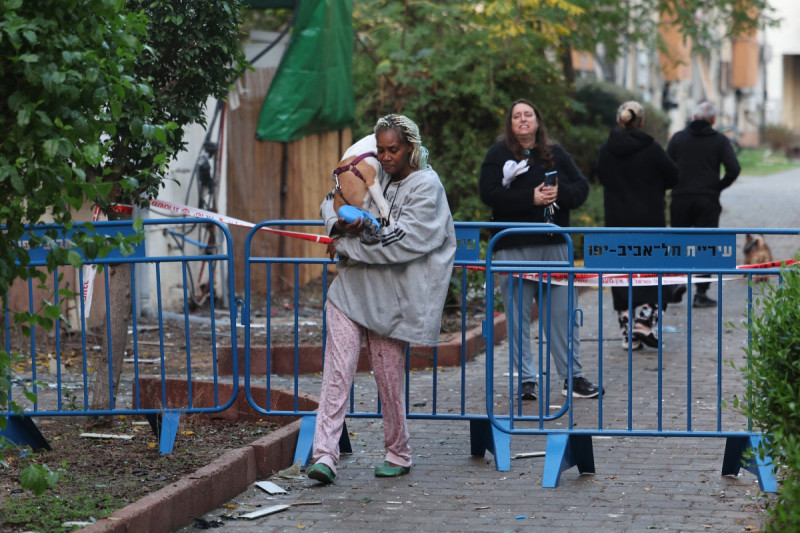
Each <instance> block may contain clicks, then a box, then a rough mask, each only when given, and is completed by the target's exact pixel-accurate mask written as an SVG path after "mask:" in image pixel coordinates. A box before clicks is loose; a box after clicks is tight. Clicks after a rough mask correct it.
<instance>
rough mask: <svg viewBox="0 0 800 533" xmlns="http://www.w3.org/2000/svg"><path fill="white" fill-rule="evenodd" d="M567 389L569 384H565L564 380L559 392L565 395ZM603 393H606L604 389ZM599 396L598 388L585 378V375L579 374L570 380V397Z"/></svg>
mask: <svg viewBox="0 0 800 533" xmlns="http://www.w3.org/2000/svg"><path fill="white" fill-rule="evenodd" d="M568 391H569V385H568V384H567V380H566V379H565V380H564V388H563V389H561V394H563V395H564V396H566V395H567V392H568ZM602 393H603V394H605V393H606V391H605V389H603V392H602ZM598 396H600V389H599V388H598V387H597V385H595V384H594V383H592V382H591V381H589V380H588V379H586V378H585V377H583V376H581V377H578V378H574V379H573V380H572V397H573V398H597V397H598Z"/></svg>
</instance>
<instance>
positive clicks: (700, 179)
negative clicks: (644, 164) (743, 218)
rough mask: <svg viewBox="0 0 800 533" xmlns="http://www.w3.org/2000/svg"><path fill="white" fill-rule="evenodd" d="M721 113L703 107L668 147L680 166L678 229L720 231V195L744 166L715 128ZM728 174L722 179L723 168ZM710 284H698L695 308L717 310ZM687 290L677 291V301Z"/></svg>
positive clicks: (674, 206) (674, 210) (673, 211)
mask: <svg viewBox="0 0 800 533" xmlns="http://www.w3.org/2000/svg"><path fill="white" fill-rule="evenodd" d="M716 119H717V111H716V109H715V108H714V105H713V104H712V103H710V102H703V103H701V104H699V105H698V106H697V107H696V108H695V110H694V114H693V115H692V122H690V123H689V125H688V126H687V127H686V128H685V129H683V130H681V131H679V132H677V133H676V134H675V135H673V136H672V139H670V141H669V144H667V155H669V157H670V158H671V159H672V160H673V161H675V162H676V163H677V164H678V184H677V185H676V186H675V188H674V189H673V191H672V203H671V205H670V222H671V225H672V227H675V228H717V227H719V215H720V213H721V212H722V206H721V205H720V203H719V195H720V193H721V192H722V191H723V190H724V189H726V188H727V187H730V185H731V184H732V183H733V182H734V180H735V179H736V178H737V177H738V176H739V172H741V170H742V167H741V166H740V165H739V160H738V159H737V158H736V153H735V152H734V151H733V147H732V146H731V142H730V140H729V139H728V138H727V137H726V136H725V135H723V134H722V133H720V132H718V131H716V130H715V129H714V127H713V126H714V122H716ZM721 166H722V167H724V168H725V175H724V176H723V177H722V179H720V177H719V172H720V167H721ZM708 287H709V284H708V283H698V285H697V293H696V294H695V297H694V302H693V306H694V307H715V306H716V305H717V302H716V300H712V299H711V298H709V297H708V296H706V292H707V291H708ZM683 292H685V288H683V287H681V288H679V289H678V290H676V295H675V300H676V301H680V297H681V296H682V294H683Z"/></svg>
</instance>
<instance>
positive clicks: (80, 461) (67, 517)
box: [0, 416, 274, 533]
mask: <svg viewBox="0 0 800 533" xmlns="http://www.w3.org/2000/svg"><path fill="white" fill-rule="evenodd" d="M37 425H38V426H39V428H40V429H41V431H42V433H43V434H45V435H46V438H47V441H48V443H49V445H50V446H51V450H49V451H46V450H43V451H39V452H31V451H30V449H29V448H23V449H20V448H17V447H13V448H7V449H6V450H5V451H4V452H3V454H2V460H3V462H4V463H5V465H6V466H5V467H3V468H0V494H2V497H0V502H1V503H0V531H5V532H9V533H15V532H23V531H38V532H46V531H65V530H66V531H69V530H70V529H69V528H66V529H61V527H60V524H61V523H63V522H70V521H72V522H89V521H92V520H94V519H99V518H101V517H104V516H107V515H109V514H111V513H112V512H114V511H115V510H117V509H121V508H122V507H124V506H126V505H128V504H130V503H133V502H135V501H137V500H138V499H140V498H142V497H143V496H145V495H147V494H149V493H151V492H155V491H157V490H159V489H161V488H162V487H164V486H165V485H167V484H169V483H172V482H175V481H177V480H179V479H181V478H182V477H184V476H186V475H188V474H190V473H192V472H194V471H195V470H197V469H199V468H201V467H203V466H205V465H206V464H208V463H210V462H211V461H213V460H214V459H216V458H218V457H219V456H221V455H222V454H224V453H225V452H226V451H228V450H231V449H236V448H241V447H243V446H245V445H247V444H249V443H250V442H253V441H255V440H257V439H259V438H260V437H262V436H263V435H264V434H265V433H268V432H270V431H272V430H273V429H274V426H272V425H271V424H266V423H256V422H231V421H228V420H213V419H207V418H204V417H200V416H185V417H182V418H181V425H180V429H179V431H178V435H177V438H176V441H175V448H174V451H173V453H172V454H169V455H160V454H159V451H158V439H157V438H156V436H155V433H154V432H153V431H152V430H151V428H150V426H149V424H148V423H147V422H145V421H144V419H143V418H142V419H140V420H137V419H134V418H131V417H115V418H114V420H113V425H112V426H111V427H105V428H102V429H97V428H91V427H87V419H86V418H85V417H57V418H44V419H39V420H38V421H37ZM98 431H99V432H101V434H105V435H113V436H114V437H116V438H87V437H82V436H81V434H84V433H87V432H98ZM32 463H36V464H40V465H47V467H48V468H50V469H51V470H52V471H54V472H56V473H58V475H59V477H58V481H57V483H56V484H55V486H54V487H53V488H51V489H48V490H47V491H46V492H45V494H43V495H42V496H38V497H37V496H34V494H33V493H32V492H31V491H29V490H22V488H21V485H20V482H19V478H20V474H21V472H22V471H23V470H24V468H25V467H27V466H28V465H30V464H32ZM40 506H42V507H45V506H46V507H47V508H48V509H49V510H48V512H47V513H31V512H30V509H31V508H32V509H36V508H37V507H40ZM54 509H58V511H54ZM51 518H55V521H48V520H50V519H51Z"/></svg>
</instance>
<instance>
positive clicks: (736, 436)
mask: <svg viewBox="0 0 800 533" xmlns="http://www.w3.org/2000/svg"><path fill="white" fill-rule="evenodd" d="M537 233H560V234H562V235H564V237H565V238H566V239H567V240H568V241H569V242H570V244H571V236H572V235H574V234H582V235H583V236H584V247H583V249H584V262H585V263H584V264H583V265H577V264H576V263H575V261H574V258H573V257H572V254H571V251H572V246H570V247H569V248H570V257H569V260H568V261H563V262H538V263H535V262H509V261H505V262H501V261H496V260H494V258H493V255H494V249H495V246H496V244H497V242H498V241H500V240H501V239H503V238H506V237H508V236H510V235H519V234H537ZM746 233H771V234H785V235H794V236H796V235H797V234H798V230H794V229H793V230H764V229H736V230H733V229H678V228H674V229H672V228H670V229H664V228H657V229H652V228H626V229H625V230H624V231H620V229H619V228H559V229H556V230H553V229H543V228H514V229H508V230H505V231H503V232H501V233H499V234H497V235H496V236H495V237H494V238H492V239H491V241H490V242H489V245H488V247H487V252H486V255H487V259H486V270H487V277H486V280H487V286H486V295H487V306H489V307H492V306H493V305H494V297H495V296H494V292H495V290H494V289H495V285H494V283H495V279H496V277H497V279H500V278H501V277H504V276H507V277H511V276H527V277H528V278H535V279H537V280H545V281H544V282H542V283H539V285H538V287H539V295H540V297H539V299H540V300H541V295H542V291H549V290H550V289H551V286H552V285H554V284H562V285H567V287H568V289H569V295H570V302H571V301H572V296H573V292H574V291H576V290H578V286H580V285H583V286H584V287H588V288H589V289H593V290H595V291H596V292H595V293H594V294H593V293H592V292H589V293H587V294H584V296H583V298H584V299H586V298H589V299H591V298H596V299H597V302H596V303H592V304H587V306H586V308H580V307H579V308H577V309H573V308H572V304H570V309H569V315H568V316H569V321H570V324H569V327H568V331H570V342H569V354H568V356H569V369H570V373H571V372H572V367H573V363H574V356H575V354H574V353H573V340H572V338H571V332H572V325H573V324H574V323H576V322H577V323H578V325H579V326H580V331H581V341H582V342H581V352H580V356H581V361H582V364H583V371H584V374H585V375H587V376H588V377H591V378H592V379H591V380H592V381H594V382H595V383H597V384H598V385H599V387H600V388H601V390H603V389H605V391H606V394H605V395H602V394H601V395H600V397H599V398H598V399H596V400H579V401H575V400H574V398H573V396H572V395H571V389H570V391H567V394H565V396H566V398H564V404H563V406H559V405H555V404H553V398H552V397H551V394H550V387H549V383H550V381H551V373H550V371H549V367H548V366H547V363H548V361H549V352H548V350H549V346H548V345H549V343H548V342H547V334H546V332H544V331H543V330H542V326H541V321H540V326H539V328H540V329H539V336H538V339H535V340H534V343H535V344H536V345H537V347H538V357H539V368H540V369H545V372H546V374H545V375H544V376H542V377H540V378H539V387H540V391H542V387H545V391H544V392H545V394H543V395H540V396H543V398H540V401H539V403H538V406H537V408H535V409H532V408H531V407H530V406H529V405H523V402H521V401H518V399H519V394H518V392H516V393H515V390H518V387H519V386H520V385H521V383H519V382H518V381H517V380H514V379H512V378H509V379H508V381H507V382H506V383H504V384H503V383H502V382H499V381H498V380H497V376H496V373H497V371H498V368H502V367H503V365H504V363H502V362H501V363H500V364H499V365H498V364H497V361H496V360H495V347H494V343H493V342H487V350H486V397H487V403H486V408H487V412H488V414H489V418H490V420H491V423H492V425H493V426H495V427H497V428H498V429H500V430H501V431H504V432H506V433H508V434H510V435H546V436H547V449H546V455H545V471H544V480H543V486H545V487H555V486H557V484H558V480H559V476H560V474H561V473H562V472H563V471H564V470H566V469H569V468H571V467H573V466H577V467H578V470H579V471H580V472H581V473H584V472H594V455H593V449H592V437H593V436H603V437H620V436H625V437H631V436H637V437H694V438H701V437H721V438H725V439H726V441H727V444H726V447H725V453H724V459H723V467H722V475H731V474H733V475H735V474H736V473H738V471H739V468H740V467H741V466H744V467H745V468H746V469H747V470H749V471H751V472H753V473H754V474H755V475H756V476H757V477H758V480H759V482H760V484H761V488H762V490H764V491H767V492H774V491H775V490H776V482H775V478H774V472H773V468H772V464H771V461H770V460H769V458H766V459H764V460H762V459H759V458H752V457H751V455H750V454H748V453H747V450H748V448H754V447H756V446H757V445H758V442H759V440H760V439H761V438H762V435H761V434H760V433H757V432H754V431H752V428H751V424H750V421H749V420H748V419H747V418H746V417H745V416H743V415H741V414H740V413H738V412H736V410H735V409H734V408H732V407H731V405H732V404H733V400H734V398H736V397H741V396H742V395H743V393H744V383H743V381H742V376H741V374H740V371H739V370H738V369H737V368H734V366H735V365H732V364H729V363H731V361H730V360H726V359H725V357H726V356H727V357H728V358H731V359H734V360H735V361H738V360H739V359H740V358H742V357H743V355H744V352H743V347H744V346H745V345H746V344H747V343H749V341H750V339H749V335H748V332H747V323H741V321H742V320H743V319H745V318H747V319H748V320H749V317H750V312H751V310H752V307H753V277H754V276H765V275H778V274H779V268H764V269H759V270H758V271H757V272H756V271H753V270H742V269H737V268H736V236H737V234H746ZM679 276H683V278H686V279H681V278H679ZM703 276H709V277H708V278H706V277H703ZM634 279H635V280H636V282H638V283H643V282H645V280H648V279H649V280H650V281H649V283H651V284H654V285H656V286H657V287H658V293H659V296H658V298H659V302H658V303H659V306H658V307H659V309H658V322H657V332H658V335H657V337H658V339H660V340H659V342H658V347H657V349H656V350H654V351H651V352H650V353H636V354H634V352H633V348H632V344H630V345H629V346H628V349H627V350H623V349H622V348H619V349H616V350H615V349H614V348H613V347H607V341H606V338H605V337H611V338H612V342H614V341H616V342H619V341H620V340H621V335H620V333H619V329H616V322H617V321H616V317H613V316H612V317H611V318H609V319H607V320H604V313H603V311H604V309H605V306H604V305H603V289H604V288H607V287H609V286H612V285H613V286H625V287H628V300H629V309H628V315H629V316H630V317H631V322H630V324H631V327H633V316H634V314H633V309H631V307H632V305H631V303H632V293H631V289H630V287H632V286H633V285H634V283H633V282H634ZM701 280H702V281H704V282H712V283H716V284H717V292H716V295H717V299H718V301H717V306H716V307H717V309H716V313H714V312H713V311H711V310H709V311H711V312H710V313H707V314H706V313H698V312H697V311H696V310H693V307H692V305H691V300H692V298H691V297H692V286H693V283H697V282H699V281H701ZM678 281H682V282H683V283H686V284H687V285H688V294H687V297H688V298H687V299H688V301H687V304H686V311H685V312H683V313H681V312H680V311H679V313H680V314H676V313H675V312H674V311H673V309H672V308H670V307H669V306H668V304H669V303H670V302H669V301H668V300H666V299H665V293H664V287H665V286H667V285H669V284H673V283H676V282H678ZM501 282H503V281H501ZM723 285H724V286H725V290H723ZM589 289H587V290H589ZM736 298H740V299H741V300H740V301H734V299H736ZM730 302H734V303H730ZM589 307H592V308H593V312H592V314H591V315H590V314H589V313H588V308H589ZM674 307H675V304H673V308H674ZM665 308H666V309H665ZM539 312H540V316H542V313H546V312H547V310H545V309H539ZM731 313H733V315H731ZM696 315H699V316H696ZM521 318H522V317H517V320H520V319H521ZM737 319H738V320H739V324H738V326H737V325H736V320H737ZM548 322H549V321H548ZM672 323H676V324H681V327H684V326H682V325H683V324H685V329H686V331H685V336H680V335H678V333H680V327H677V328H676V327H675V326H673V325H671V324H672ZM609 326H610V327H609ZM492 328H493V324H491V323H488V332H487V337H488V338H490V339H491V338H492V336H493V331H492ZM698 328H702V329H698ZM725 328H728V329H725ZM615 329H616V331H617V333H616V335H614V334H610V333H609V331H614V330H615ZM512 330H513V325H510V326H509V342H512V343H513V342H514V339H515V336H514V334H513V333H512ZM709 330H710V331H713V334H711V333H709ZM698 331H700V332H702V333H705V334H702V333H701V334H700V335H697V334H696V333H697V332H698ZM590 339H591V340H592V341H596V342H597V350H596V353H595V352H594V350H591V351H590V350H586V347H587V346H590V344H589V343H588V342H587V340H590ZM617 346H619V345H617ZM532 351H533V353H534V354H535V353H536V350H532ZM620 356H621V357H620ZM510 359H511V358H510V357H509V358H508V359H505V358H504V361H505V364H506V365H507V366H508V368H509V375H512V373H513V365H512V362H511V360H510ZM648 365H649V366H648ZM653 365H655V374H654V373H653V370H654V369H653ZM740 366H741V365H740ZM700 368H702V370H700V371H698V370H699V369H700ZM589 369H591V371H589ZM506 386H507V387H508V389H507V393H508V397H509V400H510V401H509V406H508V409H507V410H505V411H503V412H502V413H501V412H496V410H495V406H494V402H492V401H491V398H492V397H493V396H494V392H495V389H496V388H498V387H499V388H500V390H501V392H503V393H506V389H505V387H506ZM709 391H713V396H712V395H711V394H710V393H709ZM678 392H680V394H683V392H685V399H684V400H683V401H682V400H681V399H680V397H679V396H678ZM709 398H712V400H709ZM553 411H555V412H553ZM609 413H610V414H609ZM562 418H566V420H563V421H562ZM682 419H683V420H684V421H683V422H681V420H682Z"/></svg>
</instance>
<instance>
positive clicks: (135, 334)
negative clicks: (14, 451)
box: [0, 219, 239, 453]
mask: <svg viewBox="0 0 800 533" xmlns="http://www.w3.org/2000/svg"><path fill="white" fill-rule="evenodd" d="M132 224H133V223H132V222H129V221H126V222H122V221H115V222H96V223H94V224H92V225H85V224H76V225H75V227H74V229H72V230H70V232H77V231H86V232H87V233H92V232H93V231H97V233H99V234H101V235H117V234H118V233H122V234H126V235H130V234H133V227H132ZM92 228H94V230H93V229H92ZM193 228H194V229H196V228H205V230H206V231H207V232H208V234H209V235H210V234H211V233H213V235H214V238H213V239H212V240H213V241H214V242H213V243H212V245H209V243H196V245H197V247H198V248H200V252H201V253H199V254H185V253H179V254H176V255H171V254H169V250H165V255H158V254H153V253H151V254H150V255H149V256H148V255H147V254H146V253H145V246H144V244H143V245H140V246H138V247H136V249H134V253H132V254H131V255H128V256H123V255H122V254H120V253H119V252H118V251H115V252H114V253H112V254H110V255H109V256H107V257H105V258H103V259H98V260H86V261H85V262H84V264H85V267H84V268H83V269H73V268H72V267H70V266H69V265H59V266H58V267H57V268H56V269H55V271H54V272H53V273H52V274H50V275H48V282H47V284H46V285H47V289H43V288H40V287H39V286H38V284H37V283H36V282H34V280H33V278H31V279H28V280H27V282H25V281H24V280H22V281H20V282H18V283H17V284H16V285H15V287H12V289H11V291H10V292H9V293H8V294H6V295H5V299H4V300H5V302H6V307H5V309H3V326H2V329H3V339H4V349H5V351H6V352H8V353H10V354H17V356H16V358H15V359H13V360H12V365H11V375H10V376H9V378H8V379H9V380H10V391H9V403H8V405H4V406H3V409H4V410H5V412H4V415H5V416H6V417H7V419H8V422H9V424H8V427H7V428H6V430H5V431H3V432H2V434H0V435H1V436H3V437H5V438H7V439H9V440H11V441H13V442H17V443H21V444H22V443H29V444H31V445H33V446H36V447H43V446H46V441H43V438H42V436H41V435H40V434H38V430H36V426H35V425H34V424H31V423H30V420H31V419H30V418H29V417H44V416H109V415H142V416H145V417H146V418H147V419H148V421H149V422H150V423H151V426H152V427H153V429H154V431H156V434H157V435H158V436H159V449H160V451H161V453H169V452H171V450H172V445H173V443H174V441H175V436H176V434H177V430H178V421H179V418H180V416H181V414H183V413H186V414H191V413H214V412H220V411H224V410H225V409H227V408H228V407H229V406H231V405H232V404H233V402H234V401H235V400H236V396H237V393H238V386H235V385H236V384H238V379H239V378H238V372H239V371H238V366H237V356H236V354H237V336H236V335H235V324H236V311H237V307H236V304H235V291H234V283H233V275H232V274H233V250H232V248H233V247H232V241H231V235H230V232H229V231H228V229H227V228H226V227H225V226H224V225H222V224H220V223H219V222H216V221H214V220H206V219H169V220H145V221H144V232H145V242H148V241H147V236H148V235H151V234H152V233H153V232H159V233H162V234H164V235H168V234H173V235H175V234H180V235H181V236H185V235H186V234H189V233H190V230H192V229H193ZM176 229H180V230H181V231H180V232H176V231H175V230H176ZM30 231H31V232H46V231H56V232H57V233H58V234H59V235H62V234H63V228H62V227H60V226H55V225H42V226H36V227H34V228H31V229H30ZM70 234H71V233H69V232H68V233H66V234H65V237H64V239H66V241H65V243H66V244H68V242H67V241H68V239H69V235H70ZM21 244H22V245H24V244H25V243H21ZM62 244H64V243H62ZM218 250H223V251H222V252H219V251H218ZM29 255H30V257H31V267H34V268H38V269H40V270H44V267H45V265H46V256H47V250H43V249H39V248H30V250H29ZM92 267H94V268H95V269H96V276H93V271H92ZM112 267H115V268H117V269H119V268H123V269H126V270H129V274H130V280H131V282H130V283H131V285H130V288H129V289H130V291H131V295H132V297H131V303H132V308H131V309H126V313H127V314H129V315H130V317H131V318H130V320H131V323H130V332H129V335H130V340H131V341H132V346H131V345H130V344H128V348H126V350H127V349H130V353H129V355H130V357H128V358H125V357H124V355H125V354H122V356H123V357H120V354H114V353H111V350H112V349H113V347H112V346H111V345H110V344H109V345H108V346H107V347H105V346H101V345H99V344H97V345H93V343H92V342H91V341H90V337H91V336H93V333H95V334H96V335H94V336H97V337H100V338H103V335H104V334H105V335H106V337H105V338H109V337H110V335H111V331H112V323H113V322H114V321H115V320H120V318H117V317H116V316H114V315H113V312H112V309H111V305H110V301H111V298H110V295H111V290H112V285H111V280H110V275H111V274H110V272H111V270H112ZM192 269H195V272H197V271H203V272H204V280H205V283H204V290H205V291H207V292H206V293H204V295H203V299H204V301H205V302H206V303H207V307H206V311H207V313H206V314H205V316H199V315H197V313H196V312H195V310H193V309H191V302H192V301H193V297H194V295H193V294H189V293H188V290H189V289H188V288H189V287H193V286H195V285H197V283H195V282H196V280H195V279H194V278H193V277H191V276H193V273H192ZM190 277H191V278H190ZM147 286H149V291H148V292H147V297H146V299H148V300H149V301H148V308H149V310H150V312H149V314H150V315H151V316H149V317H145V316H144V315H145V314H147V313H144V312H143V309H142V307H143V306H144V303H143V302H142V301H140V298H139V289H140V288H141V287H144V288H147ZM217 286H220V287H223V290H222V293H223V296H219V295H218V292H219V289H218V288H217ZM90 287H92V288H94V293H95V294H97V295H98V298H96V300H97V299H100V294H101V293H102V301H101V302H99V303H96V304H95V307H94V315H96V314H97V312H98V308H104V309H100V310H102V311H104V313H105V317H104V318H103V319H102V320H99V321H97V319H94V320H95V321H97V322H98V323H97V324H96V326H95V327H94V328H93V327H92V326H91V323H92V320H91V319H90V317H91V315H90V314H89V310H90V308H89V304H90V303H91V301H87V302H84V299H83V298H81V297H80V295H81V293H82V291H85V290H87V289H88V288H90ZM170 291H171V292H172V293H176V294H177V295H176V297H175V298H174V299H175V300H176V301H177V302H179V303H178V304H177V307H176V309H177V310H178V311H177V312H175V311H170V310H169V309H168V308H167V305H166V304H165V299H166V296H167V295H166V294H165V293H167V292H170ZM69 293H72V294H71V295H70V294H69ZM225 294H227V296H224V295H225ZM45 300H46V301H48V302H52V303H53V304H54V305H55V306H56V307H58V308H60V309H61V314H60V315H59V316H56V317H53V318H54V324H53V327H52V330H51V331H49V332H46V331H43V328H42V327H39V326H37V325H36V324H34V325H31V326H30V328H29V330H27V331H22V330H19V328H15V325H14V320H13V316H14V313H15V312H27V313H30V314H34V313H36V312H38V311H39V310H40V307H41V303H42V301H45ZM220 314H221V316H220ZM201 327H202V328H204V329H207V331H208V336H209V337H210V346H209V345H203V346H197V345H196V344H193V341H192V332H193V330H196V329H197V328H201ZM168 329H171V330H173V331H174V334H175V335H176V336H180V338H175V339H171V338H168V337H167V335H169V333H167V330H168ZM226 329H227V330H228V331H230V332H233V334H232V335H231V334H229V336H230V343H231V346H230V350H231V352H232V353H233V371H232V376H231V381H230V382H227V381H223V380H222V379H221V376H220V375H219V372H218V364H219V359H218V353H217V348H218V341H219V336H220V335H221V333H222V332H223V331H224V330H226ZM93 330H94V331H93ZM143 331H148V332H149V334H150V336H155V337H156V340H155V341H150V342H149V343H148V347H152V349H154V350H156V351H157V354H158V355H157V357H156V358H154V359H152V360H145V358H144V357H143V354H144V353H145V352H146V351H147V350H149V349H151V348H147V349H145V348H143V345H142V343H143V341H142V340H141V337H142V336H143ZM176 341H177V342H178V343H180V342H182V343H183V345H182V346H181V347H180V350H181V354H180V356H175V355H171V356H167V355H166V352H168V351H169V350H168V348H169V347H170V345H171V344H174V343H175V342H176ZM115 356H116V357H115ZM114 360H118V361H123V364H124V374H123V379H122V381H123V382H124V383H126V385H129V386H130V390H131V393H130V394H131V396H130V403H129V404H128V403H127V402H124V401H123V400H121V399H120V398H123V397H124V398H126V399H127V394H128V393H127V389H123V387H122V386H118V388H117V385H116V384H115V383H114V376H115V371H117V370H119V369H118V368H115V367H114V363H113V362H114ZM98 364H99V365H100V366H96V365H98ZM100 372H103V373H105V374H107V376H108V382H109V391H108V394H109V398H108V405H109V408H95V407H93V405H98V404H99V403H98V402H99V400H98V399H97V398H93V397H92V396H93V382H94V378H95V377H96V376H97V375H98V373H100ZM201 375H202V376H203V379H204V382H205V384H209V387H210V392H209V391H208V388H209V387H204V388H203V390H202V391H201V390H199V388H198V387H199V385H196V384H195V380H194V378H195V377H200V376H201ZM148 377H149V378H151V383H152V385H151V389H152V388H153V387H156V388H157V394H156V393H154V392H153V391H152V390H151V395H150V397H149V398H151V399H150V400H148V401H149V403H148V405H145V404H144V402H143V398H142V394H141V393H142V391H141V386H142V383H143V382H144V381H143V380H145V378H148ZM27 392H30V393H33V395H34V396H29V395H27V394H26V393H27ZM201 396H202V397H201ZM152 397H155V398H156V399H152ZM11 402H15V403H17V404H18V405H20V406H21V407H22V408H23V410H24V416H20V415H19V414H18V413H16V412H15V411H14V410H13V409H12V408H11Z"/></svg>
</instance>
